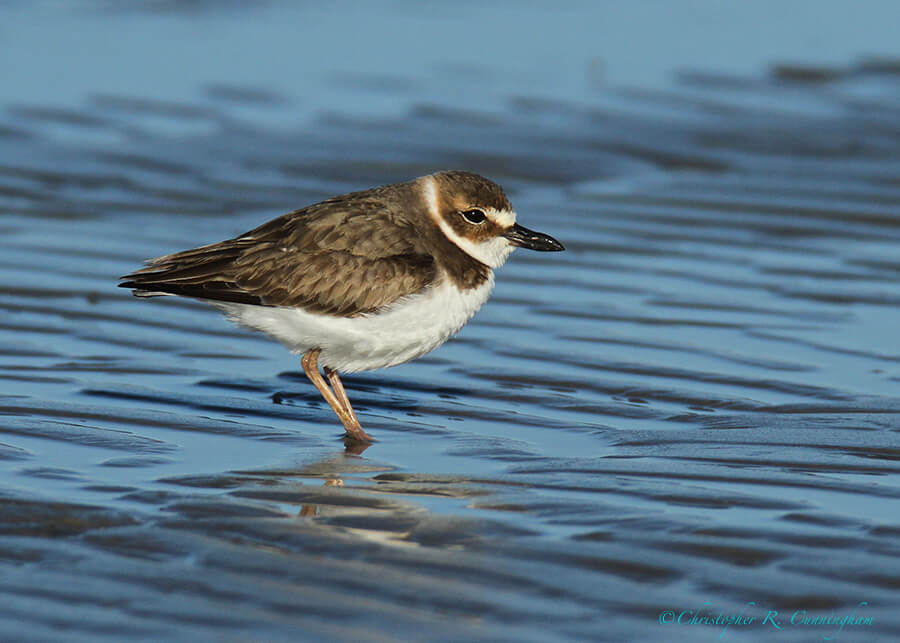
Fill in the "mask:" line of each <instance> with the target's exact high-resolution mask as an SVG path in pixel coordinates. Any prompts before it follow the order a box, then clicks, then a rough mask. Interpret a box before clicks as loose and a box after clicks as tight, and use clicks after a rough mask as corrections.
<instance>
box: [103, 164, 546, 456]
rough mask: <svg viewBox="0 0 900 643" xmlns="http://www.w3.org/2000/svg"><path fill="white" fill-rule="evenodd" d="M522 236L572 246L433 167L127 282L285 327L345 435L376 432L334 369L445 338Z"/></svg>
mask: <svg viewBox="0 0 900 643" xmlns="http://www.w3.org/2000/svg"><path fill="white" fill-rule="evenodd" d="M516 247H521V248H529V249H531V250H542V251H553V250H563V246H562V244H561V243H559V242H558V241H557V240H556V239H553V238H552V237H550V236H548V235H546V234H542V233H540V232H533V231H531V230H529V229H527V228H524V227H522V226H520V225H519V224H518V223H516V213H515V210H513V208H512V205H510V202H509V200H508V199H507V198H506V195H505V194H504V193H503V190H502V188H500V186H499V185H497V184H496V183H493V182H492V181H489V180H488V179H486V178H484V177H482V176H479V175H477V174H473V173H471V172H461V171H449V172H438V173H436V174H431V175H429V176H423V177H420V178H418V179H415V180H413V181H408V182H406V183H397V184H394V185H386V186H383V187H378V188H372V189H371V190H365V191H363V192H353V193H351V194H344V195H341V196H336V197H333V198H331V199H328V200H327V201H322V202H321V203H317V204H315V205H310V206H308V207H305V208H302V209H300V210H295V211H293V212H290V213H288V214H285V215H283V216H280V217H278V218H277V219H273V220H272V221H269V222H268V223H264V224H263V225H261V226H259V227H258V228H256V229H254V230H251V231H250V232H248V233H246V234H242V235H240V236H239V237H235V238H233V239H229V240H228V241H221V242H219V243H213V244H210V245H206V246H201V247H199V248H194V249H193V250H185V251H183V252H176V253H174V254H170V255H166V256H164V257H158V258H156V259H152V260H150V261H148V262H147V264H148V265H147V266H146V267H145V268H142V269H140V270H137V271H135V272H133V273H131V274H129V275H125V276H124V277H122V279H124V280H125V281H123V282H122V283H120V284H119V286H121V287H123V288H131V289H133V293H134V294H135V295H136V296H138V297H153V296H156V295H181V296H184V297H192V298H195V299H201V300H204V301H207V302H209V303H211V304H213V305H215V306H218V307H219V308H221V309H222V310H223V311H224V312H225V313H226V315H227V316H228V318H229V319H230V320H231V321H233V322H235V323H237V324H239V325H241V326H245V327H247V328H251V329H254V330H259V331H262V332H264V333H266V334H267V335H269V336H270V337H272V338H274V339H276V340H278V341H279V342H281V343H282V344H284V345H285V346H286V347H287V348H289V349H290V350H291V351H292V352H294V353H297V354H300V355H302V356H303V357H302V360H301V363H302V365H303V371H304V372H305V373H306V376H307V377H308V378H309V379H310V381H312V383H313V384H314V385H315V387H316V388H317V389H318V390H319V392H320V393H321V394H322V397H324V398H325V401H327V402H328V404H329V405H330V406H331V408H332V409H334V412H335V413H336V414H337V416H338V417H339V418H340V420H341V422H343V424H344V428H345V429H346V431H347V436H348V438H350V439H351V440H354V441H371V439H372V438H371V437H370V436H369V435H368V434H367V433H366V432H365V431H364V430H363V429H362V426H360V423H359V420H358V419H357V417H356V414H355V413H354V411H353V407H352V406H351V405H350V400H349V398H348V397H347V393H346V391H345V390H344V386H343V384H342V383H341V379H340V377H339V376H338V372H344V373H355V372H358V371H367V370H371V369H375V368H385V367H387V366H394V365H396V364H402V363H404V362H408V361H410V360H413V359H415V358H417V357H420V356H422V355H424V354H425V353H428V352H429V351H431V350H433V349H435V348H437V347H438V346H440V345H441V344H443V343H444V342H445V341H447V340H448V339H449V338H450V337H451V336H452V335H454V334H455V333H456V332H457V331H459V329H460V328H462V327H463V326H464V325H465V323H466V322H467V321H469V319H471V317H472V315H474V314H475V312H476V311H478V309H479V308H481V306H482V304H484V302H485V301H487V298H488V296H489V295H490V292H491V289H492V288H493V285H494V272H493V271H494V269H495V268H499V267H500V266H501V265H503V263H504V262H505V261H506V259H507V257H508V256H509V254H510V253H511V252H512V251H513V250H514V249H515V248H516ZM319 363H321V364H322V366H323V370H324V373H325V378H323V377H322V375H321V373H320V372H319V367H318V364H319ZM326 378H327V382H326ZM329 383H330V384H331V386H329Z"/></svg>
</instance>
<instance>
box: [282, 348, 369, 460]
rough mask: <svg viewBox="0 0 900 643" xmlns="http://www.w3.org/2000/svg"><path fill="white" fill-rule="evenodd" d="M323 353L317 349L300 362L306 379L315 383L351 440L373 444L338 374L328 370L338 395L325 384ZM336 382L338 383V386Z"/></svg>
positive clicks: (329, 377)
mask: <svg viewBox="0 0 900 643" xmlns="http://www.w3.org/2000/svg"><path fill="white" fill-rule="evenodd" d="M321 352H322V351H321V350H320V349H318V348H316V349H313V350H311V351H307V352H306V353H304V355H303V358H302V359H301V360H300V363H301V364H302V365H303V372H304V373H306V377H308V378H309V381H310V382H312V383H313V386H315V387H316V388H317V389H319V393H321V394H322V397H324V398H325V401H326V402H328V406H330V407H331V410H332V411H334V413H335V415H337V416H338V419H340V421H341V422H342V423H343V425H344V429H345V430H346V431H347V435H348V436H349V437H350V438H351V439H353V440H358V441H360V442H372V437H371V436H370V435H369V434H368V433H366V432H365V431H363V428H362V426H361V425H360V423H359V420H358V419H357V418H356V413H354V412H353V407H352V406H350V400H349V399H348V398H347V392H346V391H344V386H343V384H342V383H341V380H340V378H339V377H338V375H337V373H336V372H335V371H332V370H331V369H326V374H327V375H328V379H329V380H331V383H332V385H333V386H335V390H336V391H338V395H335V393H334V392H332V390H331V389H330V388H329V387H328V384H327V383H326V382H325V379H324V378H323V377H322V374H321V373H319V353H321ZM335 381H336V382H337V384H336V385H335Z"/></svg>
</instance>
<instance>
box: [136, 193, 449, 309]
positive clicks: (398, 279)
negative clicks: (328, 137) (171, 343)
mask: <svg viewBox="0 0 900 643" xmlns="http://www.w3.org/2000/svg"><path fill="white" fill-rule="evenodd" d="M371 194H372V193H371V192H368V193H358V194H355V195H348V196H345V197H340V198H336V199H331V200H329V201H325V202H323V203H320V204H317V205H314V206H310V207H309V208H305V209H303V210H297V211H295V212H291V213H289V214H286V215H284V216H282V217H278V218H277V219H273V220H272V221H269V222H268V223H265V224H263V225H261V226H259V227H258V228H256V229H254V230H251V231H250V232H248V233H247V234H244V235H241V236H239V237H236V238H234V239H229V240H228V241H222V242H220V243H214V244H210V245H207V246H202V247H200V248H193V249H191V250H185V251H183V252H177V253H174V254H171V255H166V256H164V257H159V258H157V259H153V260H151V261H150V262H149V265H147V267H145V268H142V269H141V270H137V271H135V272H133V273H131V274H129V275H126V276H124V277H122V279H124V280H125V281H124V282H123V283H121V284H119V285H120V286H121V287H123V288H132V289H134V290H135V293H134V294H136V295H140V296H152V295H154V294H175V295H183V296H187V297H196V298H200V299H211V300H215V301H228V302H237V303H246V304H256V305H263V306H301V307H303V308H305V309H307V310H310V311H314V312H321V313H326V314H332V315H359V314H364V313H368V312H374V311H376V310H378V309H380V308H383V307H384V306H388V305H390V304H391V303H393V302H395V301H397V300H398V299H400V298H401V297H404V296H407V295H411V294H414V293H417V292H420V291H421V290H422V289H424V288H425V287H426V286H428V284H430V283H431V282H432V281H433V280H434V279H435V277H436V275H437V269H436V266H435V262H434V259H433V258H432V256H431V255H430V254H429V253H428V252H427V251H426V250H425V249H424V248H423V247H422V246H421V241H420V239H419V236H418V235H417V234H416V233H415V231H414V230H413V229H412V228H411V226H410V224H409V223H408V222H407V221H406V220H404V218H403V217H402V215H401V214H400V213H398V212H392V211H388V210H387V209H385V206H384V205H383V201H379V200H378V199H373V198H366V195H371Z"/></svg>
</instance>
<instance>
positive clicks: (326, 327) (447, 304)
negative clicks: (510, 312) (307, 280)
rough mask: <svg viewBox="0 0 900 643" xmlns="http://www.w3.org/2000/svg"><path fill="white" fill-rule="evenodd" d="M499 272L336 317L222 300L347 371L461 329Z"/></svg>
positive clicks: (245, 319) (231, 310)
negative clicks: (473, 284) (462, 286)
mask: <svg viewBox="0 0 900 643" xmlns="http://www.w3.org/2000/svg"><path fill="white" fill-rule="evenodd" d="M493 286H494V277H493V274H491V275H490V277H489V278H488V279H487V280H486V281H485V282H484V283H483V284H482V285H481V286H478V287H477V288H471V289H469V290H465V291H461V290H459V289H457V287H456V286H455V285H454V284H453V283H452V282H451V281H450V280H448V279H443V280H441V281H439V282H438V283H437V284H435V285H434V286H431V287H429V288H427V289H426V290H425V291H423V292H421V293H417V294H415V295H411V296H409V297H404V298H403V299H401V300H399V301H398V302H396V303H394V304H391V305H390V306H388V307H387V308H385V309H383V310H381V311H379V312H377V313H372V314H368V315H360V316H357V317H336V316H334V315H322V314H317V313H311V312H308V311H306V310H304V309H302V308H288V307H276V306H254V305H250V304H234V303H226V302H217V303H216V305H217V306H218V307H219V308H221V309H223V310H224V311H225V312H226V314H227V315H228V318H229V319H230V320H231V321H233V322H235V323H236V324H238V325H240V326H244V327H247V328H251V329H254V330H259V331H262V332H263V333H266V334H267V335H269V336H270V337H272V338H273V339H275V340H277V341H279V342H281V343H282V344H283V345H285V346H286V347H287V348H288V349H290V350H291V351H293V352H294V353H305V352H306V351H308V350H311V349H314V348H318V349H320V350H321V351H322V352H321V354H320V355H319V363H320V364H322V365H323V366H328V367H330V368H333V369H335V370H337V371H341V372H344V373H354V372H358V371H368V370H372V369H375V368H385V367H388V366H396V365H397V364H403V363H404V362H408V361H410V360H413V359H416V358H417V357H421V356H422V355H424V354H425V353H428V352H430V351H432V350H434V349H435V348H437V347H438V346H440V345H441V344H443V343H444V342H446V341H447V340H448V339H450V337H452V336H453V335H454V334H456V333H457V332H458V331H459V330H460V329H461V328H462V327H463V326H464V325H465V324H466V322H467V321H469V319H471V318H472V316H473V315H474V314H475V313H476V312H477V311H478V309H479V308H481V306H482V305H483V304H484V302H486V301H487V299H488V297H489V296H490V293H491V289H492V288H493Z"/></svg>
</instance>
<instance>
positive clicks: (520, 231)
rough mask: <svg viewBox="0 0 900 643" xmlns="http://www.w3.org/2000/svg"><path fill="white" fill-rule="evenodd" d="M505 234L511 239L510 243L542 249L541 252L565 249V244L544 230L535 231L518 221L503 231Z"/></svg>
mask: <svg viewBox="0 0 900 643" xmlns="http://www.w3.org/2000/svg"><path fill="white" fill-rule="evenodd" d="M503 236H504V237H506V238H507V239H509V241H510V243H512V244H513V245H514V246H519V247H520V248H528V249H529V250H540V251H541V252H558V251H560V250H565V248H564V247H563V244H561V243H560V242H559V241H557V240H556V239H554V238H553V237H551V236H550V235H549V234H544V233H543V232H535V231H534V230H529V229H528V228H525V227H523V226H520V225H519V224H518V223H517V224H515V225H514V226H513V227H511V228H510V229H509V230H507V231H506V232H504V233H503Z"/></svg>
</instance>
